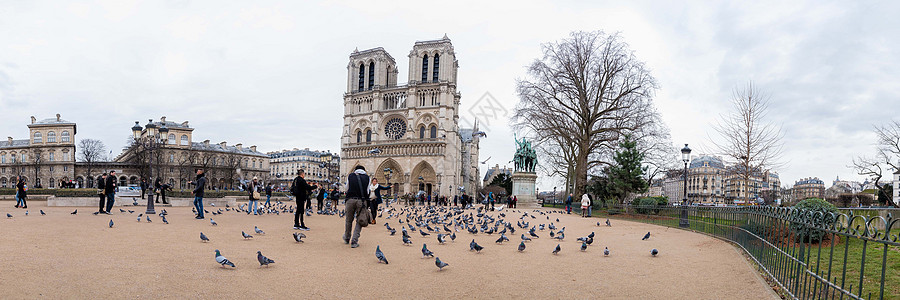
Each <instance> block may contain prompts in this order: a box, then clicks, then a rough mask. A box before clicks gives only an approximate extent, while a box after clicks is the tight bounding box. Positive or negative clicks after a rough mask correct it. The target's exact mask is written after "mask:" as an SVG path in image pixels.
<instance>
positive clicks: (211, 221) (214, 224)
mask: <svg viewBox="0 0 900 300" xmlns="http://www.w3.org/2000/svg"><path fill="white" fill-rule="evenodd" d="M209 223H210V224H212V225H213V226H216V225H219V223H216V221H215V220H213V219H212V218H209Z"/></svg>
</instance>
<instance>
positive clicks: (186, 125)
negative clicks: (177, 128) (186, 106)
mask: <svg viewBox="0 0 900 300" xmlns="http://www.w3.org/2000/svg"><path fill="white" fill-rule="evenodd" d="M181 126H184V127H190V126H188V121H184V122H181Z"/></svg>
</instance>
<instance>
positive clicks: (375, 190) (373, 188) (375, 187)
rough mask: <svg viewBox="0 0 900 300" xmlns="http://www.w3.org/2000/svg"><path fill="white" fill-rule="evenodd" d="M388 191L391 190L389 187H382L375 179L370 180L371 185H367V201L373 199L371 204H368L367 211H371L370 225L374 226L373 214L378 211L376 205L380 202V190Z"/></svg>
mask: <svg viewBox="0 0 900 300" xmlns="http://www.w3.org/2000/svg"><path fill="white" fill-rule="evenodd" d="M390 189H391V187H390V186H384V185H380V184H378V179H377V178H372V183H371V184H370V185H369V191H368V192H369V199H373V197H374V199H373V200H371V201H370V202H371V203H369V209H371V210H372V222H371V223H372V224H375V216H376V214H375V212H377V211H378V205H379V204H381V202H382V200H381V191H382V190H390Z"/></svg>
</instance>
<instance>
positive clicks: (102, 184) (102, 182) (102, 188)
mask: <svg viewBox="0 0 900 300" xmlns="http://www.w3.org/2000/svg"><path fill="white" fill-rule="evenodd" d="M106 176H107V175H106V173H103V175H101V176H100V179H98V180H97V194H98V195H100V210H99V213H101V214H102V213H105V212H106V179H107V178H106Z"/></svg>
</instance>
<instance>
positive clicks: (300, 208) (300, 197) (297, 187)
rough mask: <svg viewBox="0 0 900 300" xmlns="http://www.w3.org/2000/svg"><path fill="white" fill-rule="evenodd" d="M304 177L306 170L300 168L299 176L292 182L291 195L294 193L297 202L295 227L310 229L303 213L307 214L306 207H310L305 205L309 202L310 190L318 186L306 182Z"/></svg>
mask: <svg viewBox="0 0 900 300" xmlns="http://www.w3.org/2000/svg"><path fill="white" fill-rule="evenodd" d="M304 177H306V172H304V171H303V169H300V171H298V172H297V177H296V178H294V181H293V183H291V195H294V200H295V201H296V203H297V210H296V211H294V229H297V230H309V227H306V223H304V221H303V215H304V214H306V209H307V208H308V207H304V205H306V203H308V202H309V192H310V191H312V190H313V189H315V188H316V187H315V186H314V185H309V184H308V183H306V179H305V178H304Z"/></svg>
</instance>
